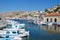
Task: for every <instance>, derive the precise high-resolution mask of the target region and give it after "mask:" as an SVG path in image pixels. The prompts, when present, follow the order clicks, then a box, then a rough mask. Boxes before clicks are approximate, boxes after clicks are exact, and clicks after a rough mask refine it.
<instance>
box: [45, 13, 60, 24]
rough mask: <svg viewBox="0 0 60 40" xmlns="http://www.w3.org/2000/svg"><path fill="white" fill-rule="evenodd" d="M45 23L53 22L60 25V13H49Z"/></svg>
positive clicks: (46, 15)
mask: <svg viewBox="0 0 60 40" xmlns="http://www.w3.org/2000/svg"><path fill="white" fill-rule="evenodd" d="M44 22H45V23H46V22H48V23H49V22H53V23H58V22H60V13H58V12H52V13H47V14H45V15H44Z"/></svg>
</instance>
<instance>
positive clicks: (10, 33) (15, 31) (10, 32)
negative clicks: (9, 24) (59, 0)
mask: <svg viewBox="0 0 60 40" xmlns="http://www.w3.org/2000/svg"><path fill="white" fill-rule="evenodd" d="M18 35H19V37H25V36H29V31H25V29H19V28H10V29H8V28H6V29H3V30H0V36H4V37H6V38H9V37H10V38H11V37H13V38H14V37H15V36H18Z"/></svg>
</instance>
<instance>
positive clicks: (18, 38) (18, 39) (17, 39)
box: [13, 36, 22, 40]
mask: <svg viewBox="0 0 60 40" xmlns="http://www.w3.org/2000/svg"><path fill="white" fill-rule="evenodd" d="M13 39H14V40H22V38H20V37H18V36H15V37H14V38H13Z"/></svg>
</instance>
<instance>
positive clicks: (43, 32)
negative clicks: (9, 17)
mask: <svg viewBox="0 0 60 40" xmlns="http://www.w3.org/2000/svg"><path fill="white" fill-rule="evenodd" d="M14 21H17V22H19V23H25V27H24V28H25V29H26V31H27V30H29V33H30V35H29V37H28V38H23V40H60V27H57V26H55V25H54V26H43V25H36V24H33V23H29V22H28V21H27V20H14ZM0 40H14V39H11V38H0Z"/></svg>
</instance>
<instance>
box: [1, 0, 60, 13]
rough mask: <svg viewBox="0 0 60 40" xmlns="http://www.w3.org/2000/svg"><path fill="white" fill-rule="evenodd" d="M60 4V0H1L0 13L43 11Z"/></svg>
mask: <svg viewBox="0 0 60 40" xmlns="http://www.w3.org/2000/svg"><path fill="white" fill-rule="evenodd" d="M57 4H60V0H0V12H10V11H35V10H40V11H43V10H45V9H46V8H52V7H54V6H55V5H57Z"/></svg>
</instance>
